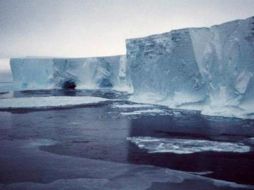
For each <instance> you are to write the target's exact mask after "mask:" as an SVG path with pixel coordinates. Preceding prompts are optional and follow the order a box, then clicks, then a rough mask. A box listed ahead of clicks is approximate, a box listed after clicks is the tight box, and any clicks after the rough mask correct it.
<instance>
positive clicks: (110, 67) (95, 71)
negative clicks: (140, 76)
mask: <svg viewBox="0 0 254 190" xmlns="http://www.w3.org/2000/svg"><path fill="white" fill-rule="evenodd" d="M124 57H125V56H112V57H96V58H75V59H71V58H70V59H64V58H15V59H11V61H10V64H11V69H12V73H13V79H14V81H15V82H16V83H18V84H19V86H20V89H52V88H57V89H58V88H62V87H63V86H64V84H65V83H66V82H67V81H71V82H73V83H75V85H76V87H77V88H79V89H97V88H110V89H116V90H128V89H127V88H128V87H129V85H128V83H127V80H126V74H125V72H126V69H125V67H126V64H125V61H123V60H125V59H124Z"/></svg>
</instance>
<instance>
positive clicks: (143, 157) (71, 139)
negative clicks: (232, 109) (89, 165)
mask: <svg viewBox="0 0 254 190" xmlns="http://www.w3.org/2000/svg"><path fill="white" fill-rule="evenodd" d="M52 93H54V95H63V92H60V91H45V92H44V91H36V92H34V93H32V92H16V93H15V96H18V97H27V96H47V95H50V96H51V95H52ZM69 93H71V92H69ZM71 95H80V96H81V95H95V96H100V97H107V98H112V99H114V98H117V99H118V98H122V101H119V100H118V101H117V102H107V103H104V104H98V105H94V106H89V107H86V106H82V107H76V108H75V107H74V108H68V109H60V110H59V109H50V110H39V111H37V110H21V109H19V110H15V111H13V110H12V111H8V110H5V111H2V112H0V123H1V127H0V141H1V142H2V143H1V146H0V155H1V156H0V183H2V184H9V183H14V182H24V181H34V182H41V183H47V182H50V181H53V180H56V179H60V178H63V177H64V176H63V175H64V174H63V173H57V174H54V172H51V173H52V175H49V172H47V171H48V170H50V169H49V168H52V167H54V166H50V165H45V166H43V167H41V166H40V164H39V161H36V159H35V161H28V160H26V158H25V156H24V157H22V151H24V150H23V149H21V148H19V147H20V146H21V145H19V143H18V142H21V141H22V142H23V141H29V142H30V141H35V142H37V140H40V139H49V140H52V141H54V143H52V144H42V145H40V146H39V149H40V150H41V151H43V152H48V153H51V154H53V155H65V156H70V157H76V158H89V159H94V160H104V161H110V162H117V163H133V164H137V165H141V164H142V165H143V164H144V165H153V166H159V167H163V168H171V169H176V170H181V171H190V172H207V171H209V172H208V173H207V174H206V175H205V176H207V177H210V178H215V179H222V180H226V181H232V182H236V183H240V184H252V185H254V152H253V140H251V138H252V137H254V121H252V120H240V119H231V118H230V119H229V118H220V117H207V116H202V115H200V114H199V113H198V112H191V111H179V110H178V111H177V114H174V113H175V111H174V110H167V113H168V114H165V115H159V114H157V115H156V114H155V115H149V114H148V115H147V114H144V115H139V116H135V117H132V116H128V117H127V116H122V115H121V114H120V113H121V112H122V111H126V110H123V109H122V108H117V107H114V106H113V105H115V104H116V103H117V104H126V103H127V101H126V99H125V98H126V97H127V96H128V95H126V94H120V93H114V92H101V91H100V92H99V91H94V92H92V91H91V92H88V91H86V92H82V91H80V92H79V91H77V92H75V93H74V94H71ZM130 109H133V110H137V109H140V108H135V109H134V108H130ZM161 109H165V108H161ZM137 136H139V137H140V136H149V137H158V138H169V139H170V138H183V139H185V138H187V139H206V140H216V141H225V142H241V143H244V144H246V145H249V146H251V147H252V150H251V151H250V152H248V153H233V152H230V153H224V152H201V153H193V154H173V153H153V154H151V153H148V152H147V151H146V150H144V149H140V148H138V147H137V146H136V145H135V144H133V143H131V142H129V141H127V140H126V138H127V137H137ZM5 141H8V142H12V143H13V145H9V144H8V143H7V144H5V143H4V142H5ZM16 142H17V143H16ZM21 150H22V151H21ZM20 151H21V152H20ZM32 154H34V155H36V154H37V153H36V151H35V152H33V153H32ZM38 154H39V153H38ZM38 173H39V174H38ZM68 177H70V176H68ZM185 183H188V181H186V182H185ZM164 186H165V184H164V183H162V184H160V183H155V184H153V188H151V189H166V188H165V187H164Z"/></svg>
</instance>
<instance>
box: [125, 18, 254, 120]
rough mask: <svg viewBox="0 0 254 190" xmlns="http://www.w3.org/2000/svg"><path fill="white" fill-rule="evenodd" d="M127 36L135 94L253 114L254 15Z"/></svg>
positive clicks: (154, 100)
mask: <svg viewBox="0 0 254 190" xmlns="http://www.w3.org/2000/svg"><path fill="white" fill-rule="evenodd" d="M126 42H127V62H128V73H129V74H130V76H131V80H132V84H133V87H134V96H133V98H132V100H134V101H135V100H138V101H140V100H141V101H142V102H149V103H159V104H164V105H168V106H170V107H177V108H187V109H198V110H204V111H203V113H205V114H208V115H224V114H223V113H225V115H224V116H233V117H234V116H236V117H245V118H246V117H252V115H253V114H252V113H254V108H251V106H250V105H253V103H254V98H253V93H254V79H253V74H254V17H252V18H249V19H246V20H238V21H233V22H229V23H225V24H222V25H218V26H213V27H211V28H189V29H182V30H175V31H172V32H169V33H164V34H159V35H153V36H148V37H145V38H137V39H130V40H127V41H126ZM148 95H149V97H148ZM252 107H253V106H252Z"/></svg>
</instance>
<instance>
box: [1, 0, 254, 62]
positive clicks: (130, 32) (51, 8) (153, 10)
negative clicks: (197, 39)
mask: <svg viewBox="0 0 254 190" xmlns="http://www.w3.org/2000/svg"><path fill="white" fill-rule="evenodd" d="M253 15H254V0H0V57H12V56H15V57H18V56H58V57H59V56H64V57H76V56H79V57H80V56H103V55H114V54H124V53H125V39H126V38H133V37H141V36H146V35H150V34H154V33H161V32H167V31H170V30H171V29H177V28H183V27H193V26H194V27H196V26H210V25H214V24H219V23H222V22H225V21H229V20H234V19H239V18H247V17H250V16H253Z"/></svg>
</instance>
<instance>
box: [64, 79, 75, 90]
mask: <svg viewBox="0 0 254 190" xmlns="http://www.w3.org/2000/svg"><path fill="white" fill-rule="evenodd" d="M62 88H63V89H65V90H74V89H75V88H76V83H75V81H72V80H67V81H65V82H64V83H63V85H62Z"/></svg>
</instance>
